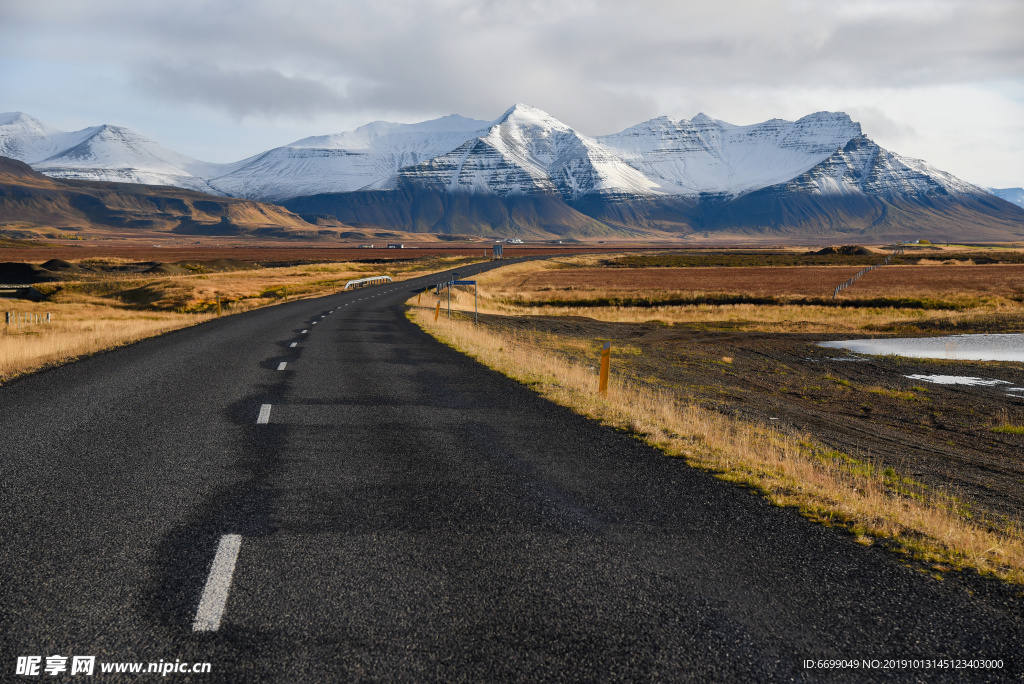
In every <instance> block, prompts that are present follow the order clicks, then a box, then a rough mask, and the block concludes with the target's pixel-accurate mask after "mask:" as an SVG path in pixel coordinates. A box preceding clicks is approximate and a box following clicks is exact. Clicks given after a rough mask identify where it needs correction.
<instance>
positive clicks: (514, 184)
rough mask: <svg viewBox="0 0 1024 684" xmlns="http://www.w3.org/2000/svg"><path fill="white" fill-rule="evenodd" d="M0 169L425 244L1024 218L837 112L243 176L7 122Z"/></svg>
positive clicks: (389, 127)
mask: <svg viewBox="0 0 1024 684" xmlns="http://www.w3.org/2000/svg"><path fill="white" fill-rule="evenodd" d="M0 155H3V156H8V157H12V158H15V159H19V160H21V161H24V162H26V163H29V164H31V166H32V167H33V168H34V169H35V170H37V171H39V172H40V173H43V174H45V175H47V176H50V177H56V178H65V179H69V178H74V179H86V180H102V181H118V182H129V183H145V184H157V185H173V186H179V187H183V188H189V189H192V190H198V191H202V192H206V193H212V194H218V195H224V196H231V197H237V198H244V199H250V200H260V201H270V202H276V203H279V204H282V205H283V206H285V207H287V208H288V209H290V210H292V211H293V212H296V213H299V214H306V215H309V214H316V215H326V216H332V217H336V218H337V219H338V220H339V221H341V222H344V223H348V224H369V225H376V226H381V227H388V228H392V229H399V230H407V231H417V232H442V233H445V232H447V233H453V232H457V233H473V234H482V235H507V236H513V235H517V236H523V237H541V236H543V237H550V236H566V237H588V236H601V235H607V236H612V235H632V236H644V235H658V236H665V235H671V236H680V235H688V234H694V233H698V234H705V233H706V234H710V233H715V234H716V235H743V236H748V237H749V236H754V235H769V236H772V235H777V236H780V237H785V236H791V237H802V236H806V237H815V236H817V237H822V238H825V237H827V236H832V237H836V238H838V237H840V236H843V237H851V238H852V237H860V236H864V239H870V238H879V239H885V240H890V239H913V238H918V237H929V238H931V239H940V240H949V239H953V240H1008V239H1020V238H1022V237H1024V209H1022V208H1021V207H1019V206H1017V205H1016V204H1013V203H1011V202H1008V201H1006V200H1004V199H1001V198H999V197H997V196H996V195H994V194H992V193H990V192H988V191H986V190H984V189H982V188H980V187H977V186H974V185H972V184H970V183H967V182H965V181H963V180H960V179H958V178H956V177H954V176H952V175H951V174H949V173H946V172H943V171H941V170H939V169H936V168H934V167H932V166H930V165H929V164H927V163H926V162H924V161H920V160H915V159H910V158H907V157H903V156H900V155H899V154H896V153H895V152H891V151H888V150H886V149H884V148H882V147H880V146H879V145H878V144H877V143H875V142H873V141H872V140H871V139H870V138H868V137H867V136H865V135H864V133H863V131H862V130H861V127H860V125H859V124H858V123H856V122H854V121H852V120H851V119H850V117H849V116H847V115H846V114H844V113H841V112H818V113H815V114H810V115H808V116H805V117H803V118H801V119H799V120H797V121H783V120H781V119H772V120H769V121H765V122H763V123H759V124H753V125H749V126H738V125H733V124H730V123H727V122H724V121H720V120H717V119H713V118H711V117H708V116H706V115H704V114H698V115H697V116H695V117H694V118H693V119H690V120H685V119H683V120H674V119H670V118H668V117H660V118H657V119H652V120H650V121H647V122H644V123H641V124H638V125H636V126H632V127H630V128H627V129H626V130H624V131H621V132H619V133H614V134H612V135H606V136H597V137H591V136H586V135H584V134H582V133H580V132H578V131H576V130H574V129H573V128H571V127H570V126H568V125H566V124H564V123H562V122H561V121H558V120H557V119H555V118H554V117H552V116H550V115H549V114H547V113H545V112H543V111H541V110H539V109H535V108H533V107H529V106H527V105H522V104H518V105H515V106H514V107H511V108H509V109H508V110H507V111H506V112H504V113H503V114H502V116H500V117H499V118H497V119H495V120H494V121H482V120H476V119H468V118H465V117H461V116H456V115H452V116H446V117H443V118H440V119H435V120H432V121H425V122H422V123H417V124H396V123H388V122H374V123H371V124H367V125H365V126H362V127H360V128H357V129H356V130H354V131H350V132H346V133H341V134H336V135H327V136H317V137H311V138H305V139H302V140H299V141H296V142H294V143H291V144H290V145H285V146H283V147H277V148H274V149H272V150H268V151H266V152H263V153H261V154H258V155H255V156H253V157H250V158H248V159H243V160H241V161H238V162H234V163H230V164H213V163H208V162H203V161H200V160H196V159H192V158H190V157H187V156H184V155H181V154H178V153H176V152H173V151H171V150H168V149H166V148H164V147H162V146H160V145H159V144H157V143H156V142H154V141H152V140H149V139H147V138H145V137H143V136H141V135H138V134H137V133H134V132H132V131H130V130H128V129H126V128H121V127H116V126H98V127H93V128H87V129H84V130H82V131H77V132H73V133H67V132H62V131H58V130H55V129H53V128H51V127H49V126H47V125H46V124H44V123H42V122H40V121H37V120H36V119H33V118H32V117H30V116H28V115H25V114H21V113H10V114H0Z"/></svg>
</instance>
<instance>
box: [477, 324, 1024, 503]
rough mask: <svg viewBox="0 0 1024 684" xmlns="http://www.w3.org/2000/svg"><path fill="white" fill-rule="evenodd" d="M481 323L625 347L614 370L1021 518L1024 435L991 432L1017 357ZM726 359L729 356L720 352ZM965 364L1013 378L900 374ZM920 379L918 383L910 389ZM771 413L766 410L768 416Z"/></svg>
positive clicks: (975, 371) (1013, 417) (670, 331)
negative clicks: (942, 381)
mask: <svg viewBox="0 0 1024 684" xmlns="http://www.w3.org/2000/svg"><path fill="white" fill-rule="evenodd" d="M481 322H482V323H487V324H490V325H495V326H499V327H503V328H507V329H509V328H511V329H517V330H537V331H544V332H549V333H555V334H557V335H560V336H566V337H571V338H575V339H578V340H585V341H589V342H592V343H593V347H594V358H595V359H596V358H597V349H598V348H599V343H598V342H597V341H598V340H602V339H611V340H612V344H613V348H615V347H618V348H620V349H624V350H627V351H628V352H630V353H623V354H621V355H617V356H614V357H613V367H614V370H615V371H616V372H618V373H620V374H622V375H624V376H626V377H629V378H630V379H632V380H634V381H638V382H644V383H649V384H651V385H656V386H658V387H663V388H666V387H667V388H669V389H674V390H676V391H678V392H679V393H680V394H681V395H683V396H692V397H693V398H694V399H695V400H697V401H698V402H699V403H700V404H702V405H703V406H706V407H709V408H713V409H715V410H717V411H720V412H723V413H727V414H730V415H734V416H737V417H741V418H743V419H746V420H752V421H759V422H766V423H772V424H775V425H777V426H779V427H780V428H782V429H786V430H795V431H799V432H806V433H809V434H811V435H813V436H814V437H815V438H816V439H817V440H819V441H821V442H823V443H824V444H826V445H828V446H829V447H830V448H833V449H836V450H839V451H842V452H845V453H848V454H850V455H852V456H856V457H858V458H868V459H871V460H873V461H874V462H875V463H876V465H882V466H884V467H889V466H891V467H893V468H895V469H896V470H897V471H898V472H900V473H902V474H904V475H908V476H911V477H913V478H914V479H915V480H917V481H920V482H924V483H925V484H927V485H928V486H930V487H937V488H948V489H952V490H953V491H954V492H955V493H956V494H957V495H958V496H960V497H961V498H962V499H963V500H965V501H967V502H969V503H970V504H971V505H972V506H973V507H974V508H975V510H978V509H980V510H984V511H985V512H987V513H989V514H992V515H995V516H997V517H1000V518H1012V517H1015V518H1017V519H1020V517H1021V511H1022V510H1024V435H1015V434H1003V433H995V432H992V427H994V426H995V425H997V424H1000V423H1012V424H1015V425H1021V424H1024V397H1013V396H1009V395H1008V394H1007V392H1006V390H1005V389H1004V388H1006V387H1010V386H1013V387H1024V365H1022V364H1020V363H995V362H965V361H956V362H944V361H931V360H923V359H900V358H896V357H854V356H853V355H851V354H848V353H845V352H843V351H841V350H837V349H826V348H822V347H819V346H817V345H816V344H815V343H816V342H819V341H822V340H823V339H842V338H841V337H837V336H822V335H801V334H774V333H751V332H713V331H703V330H695V329H688V328H687V327H685V326H682V325H676V326H674V327H665V326H662V325H658V324H650V323H648V324H629V323H604V322H600V321H595V320H592V319H589V318H567V317H523V318H513V317H492V316H481ZM726 359H732V360H731V361H728V360H726ZM915 374H923V375H965V376H977V377H983V378H993V379H1000V380H1005V381H1009V382H1010V383H1012V385H1001V386H996V387H970V386H959V385H938V384H931V383H928V382H923V381H921V380H913V379H908V378H906V377H904V376H907V375H915ZM915 388H918V389H915ZM773 419H775V420H773Z"/></svg>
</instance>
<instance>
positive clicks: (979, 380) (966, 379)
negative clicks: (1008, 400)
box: [903, 375, 1024, 390]
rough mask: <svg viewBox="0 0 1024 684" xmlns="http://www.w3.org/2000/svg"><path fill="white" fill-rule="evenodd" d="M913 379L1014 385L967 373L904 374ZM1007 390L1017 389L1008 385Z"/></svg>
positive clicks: (986, 385)
mask: <svg viewBox="0 0 1024 684" xmlns="http://www.w3.org/2000/svg"><path fill="white" fill-rule="evenodd" d="M903 377H905V378H910V379H911V380H924V381H925V382H931V383H934V384H936V385H972V386H974V387H992V386H993V385H1012V384H1013V383H1012V382H1007V381H1006V380H993V379H991V378H974V377H970V376H967V375H904V376H903ZM1006 389H1007V390H1012V389H1016V388H1014V387H1007V388H1006ZM1022 389H1024V388H1022Z"/></svg>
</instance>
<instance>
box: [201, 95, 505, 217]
mask: <svg viewBox="0 0 1024 684" xmlns="http://www.w3.org/2000/svg"><path fill="white" fill-rule="evenodd" d="M489 125H490V122H487V121H478V120H476V119H467V118H465V117H462V116H456V115H451V116H445V117H442V118H440V119H434V120H433V121H424V122H422V123H418V124H398V123H389V122H386V121H376V122H374V123H370V124H367V125H365V126H360V127H359V128H357V129H356V130H354V131H350V132H347V133H339V134H337V135H322V136H315V137H311V138H303V139H302V140H298V141H296V142H293V143H291V144H289V145H285V146H283V147H276V148H274V149H272V150H269V151H267V152H264V153H262V154H258V155H256V156H254V157H251V158H249V159H246V160H243V161H241V162H238V163H237V164H235V165H233V166H234V167H235V168H233V169H231V170H230V171H229V172H226V173H223V174H218V175H217V176H216V177H214V178H211V179H210V184H211V185H212V186H213V187H214V188H216V189H217V190H219V191H220V192H223V193H224V194H228V195H234V196H236V197H247V198H253V199H255V198H259V199H261V200H281V199H286V198H289V197H296V196H299V195H312V194H317V193H322V192H352V191H355V190H371V189H381V188H386V187H390V186H393V184H394V182H395V179H396V176H397V173H398V171H399V170H400V169H402V168H403V167H407V166H412V165H415V164H418V163H420V162H422V161H426V160H428V159H432V158H433V157H436V156H438V155H442V154H445V153H446V152H449V151H450V150H452V149H455V148H456V147H458V146H459V145H461V144H462V143H464V142H465V141H466V140H469V139H471V138H473V137H475V136H476V135H479V134H480V133H482V132H483V131H484V130H486V128H487V127H488V126H489Z"/></svg>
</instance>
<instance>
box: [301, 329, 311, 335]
mask: <svg viewBox="0 0 1024 684" xmlns="http://www.w3.org/2000/svg"><path fill="white" fill-rule="evenodd" d="M308 332H309V328H306V329H305V330H303V331H302V332H300V333H299V334H300V335H305V334H306V333H308Z"/></svg>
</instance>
